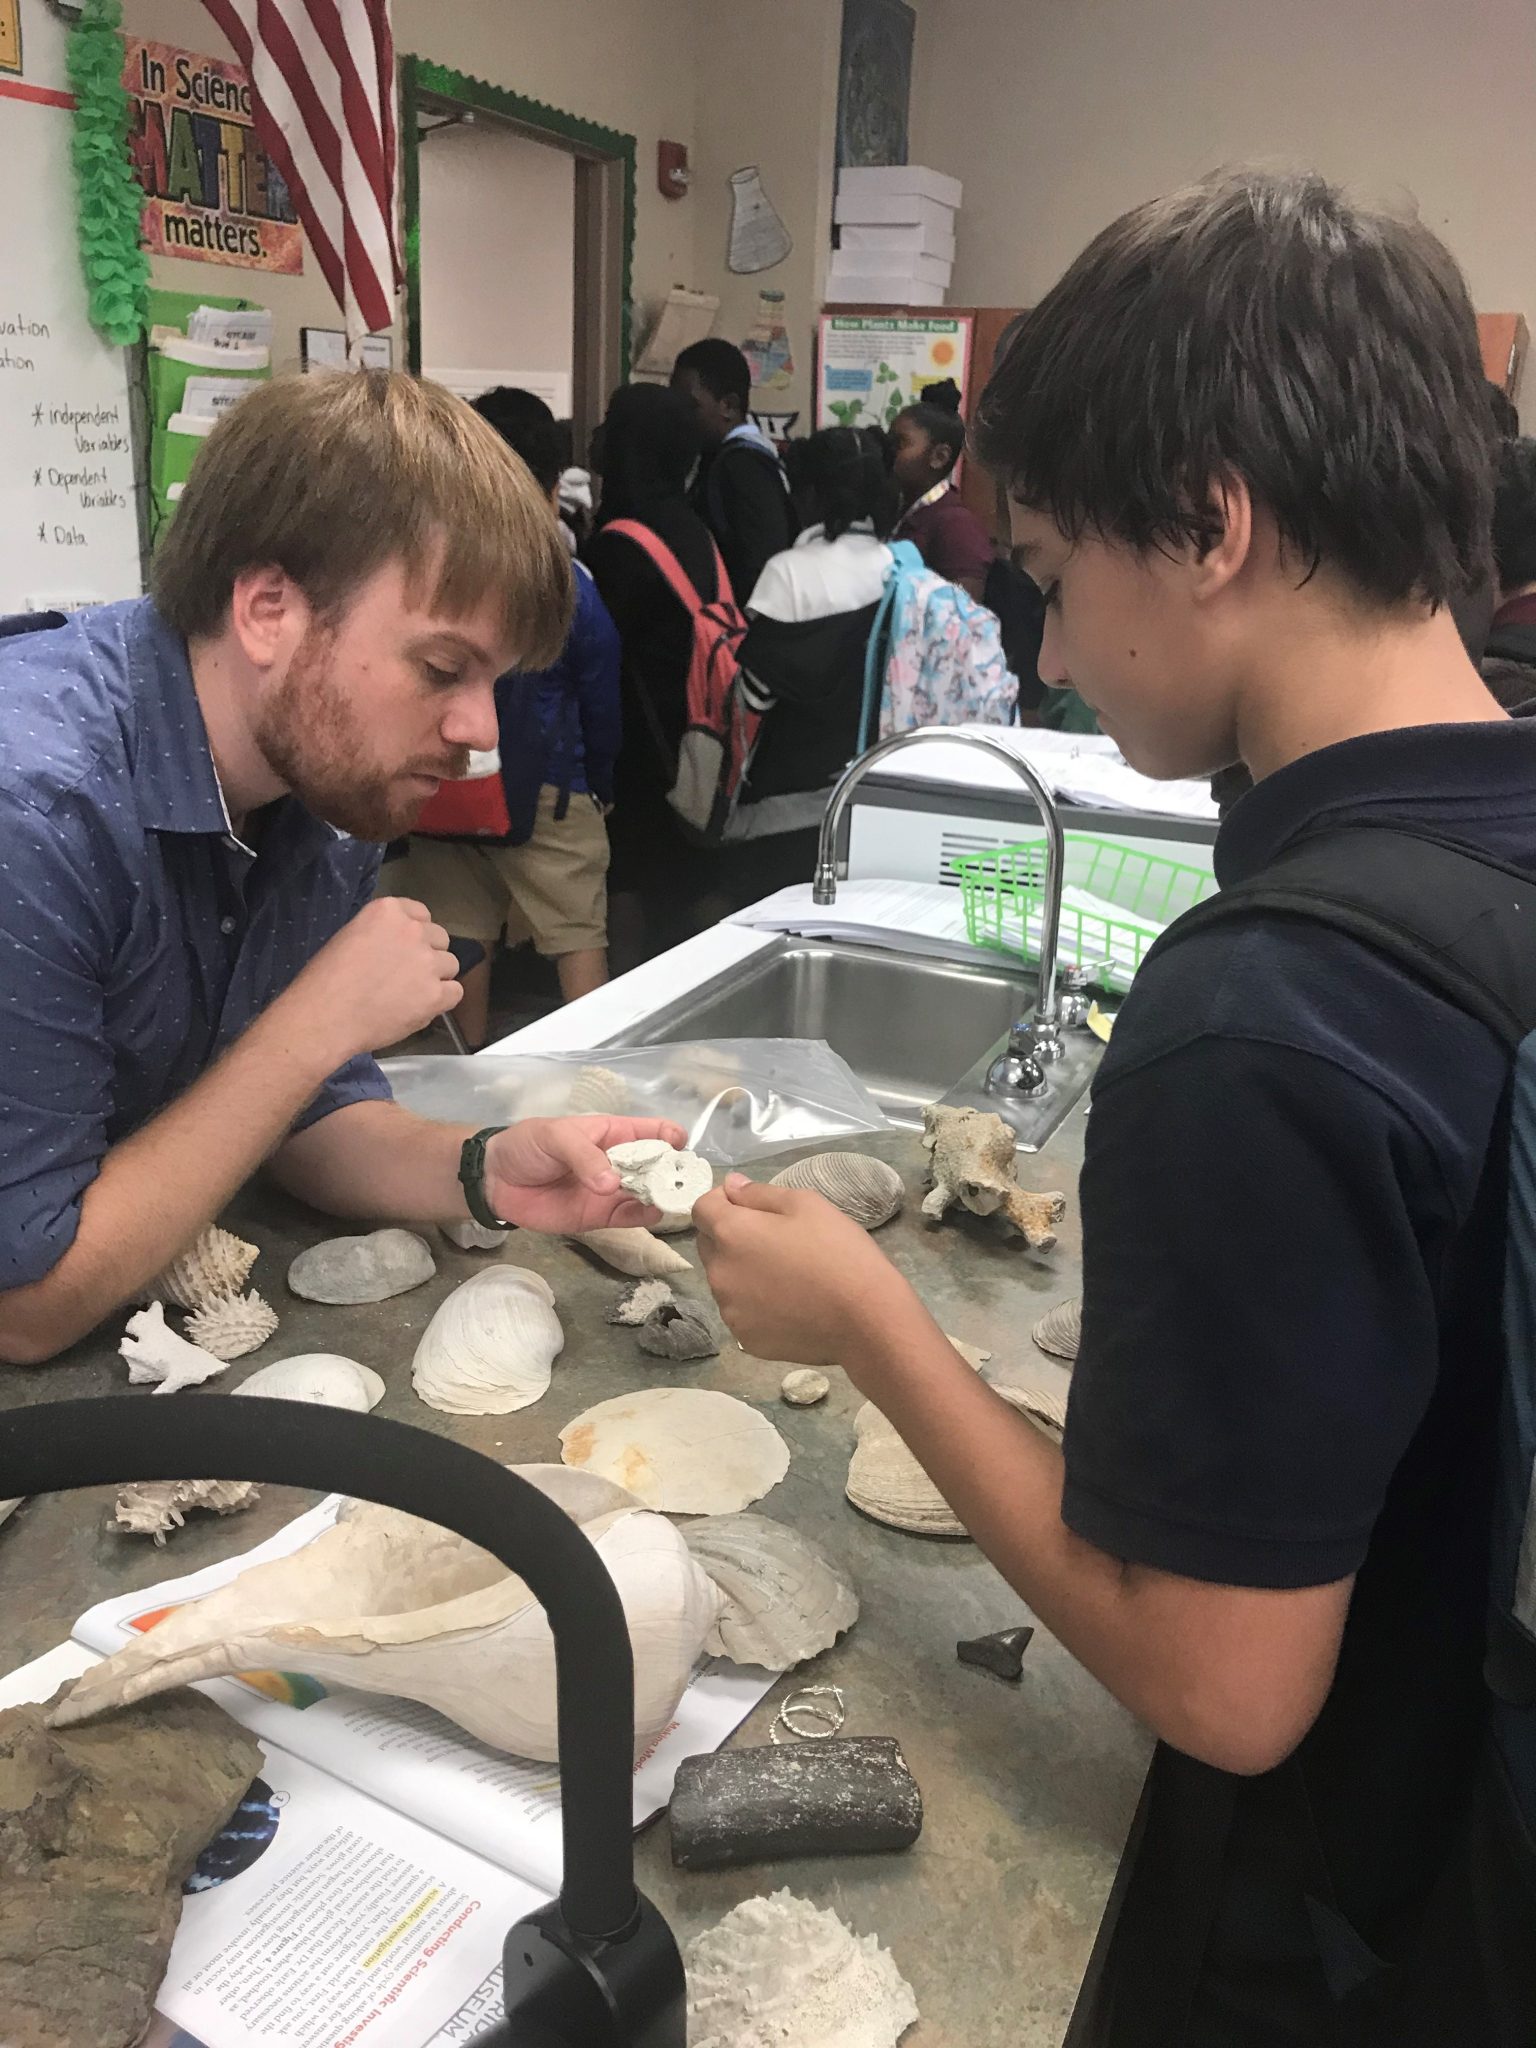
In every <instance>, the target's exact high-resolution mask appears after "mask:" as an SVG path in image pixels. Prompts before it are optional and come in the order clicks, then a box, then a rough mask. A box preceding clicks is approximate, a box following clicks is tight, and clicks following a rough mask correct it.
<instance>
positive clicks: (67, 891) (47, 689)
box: [0, 599, 389, 1288]
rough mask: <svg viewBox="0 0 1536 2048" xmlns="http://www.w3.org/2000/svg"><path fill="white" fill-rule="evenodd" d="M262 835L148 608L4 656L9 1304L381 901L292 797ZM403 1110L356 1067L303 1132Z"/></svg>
mask: <svg viewBox="0 0 1536 2048" xmlns="http://www.w3.org/2000/svg"><path fill="white" fill-rule="evenodd" d="M246 831H247V835H248V836H249V837H250V838H251V839H252V840H253V842H254V850H253V847H252V846H249V845H246V844H244V843H242V841H240V840H239V839H237V838H236V837H235V835H234V833H233V832H232V830H231V828H230V822H229V814H228V811H227V810H226V808H225V803H224V797H223V793H222V791H221V790H220V788H219V780H218V776H217V774H216V772H215V770H214V765H213V756H212V753H211V752H210V750H209V746H208V734H207V731H206V729H205V727H204V725H203V716H202V711H201V709H200V708H199V705H198V701H197V695H196V692H195V690H194V689H193V686H192V672H191V668H190V666H189V664H188V660H187V650H186V645H185V643H184V642H183V641H182V639H181V638H180V636H179V635H178V634H176V633H173V632H172V631H171V629H170V628H169V627H168V626H167V625H166V624H165V622H164V620H163V619H162V618H161V617H160V615H159V613H158V612H157V611H156V610H155V608H154V605H153V604H152V603H151V602H150V601H149V600H148V599H142V600H139V601H137V602H133V603H128V604H114V605H107V606H103V607H102V608H101V609H99V610H96V611H91V612H87V613H83V614H81V615H80V616H78V617H77V618H75V619H73V620H71V621H70V622H69V623H68V624H67V625H65V626H62V627H58V628H56V629H55V630H53V631H50V632H41V633H28V634H23V635H21V636H19V637H17V638H14V639H8V640H3V641H0V1288H7V1287H19V1286H22V1285H23V1284H25V1283H26V1282H28V1281H31V1280H37V1279H40V1278H41V1277H42V1276H43V1275H44V1274H45V1273H47V1272H48V1271H49V1270H50V1269H51V1268H52V1267H53V1266H54V1265H55V1264H57V1262H58V1260H59V1259H60V1258H61V1257H62V1256H63V1254H64V1253H65V1252H66V1251H67V1250H68V1248H69V1246H70V1244H71V1243H72V1242H73V1240H74V1235H75V1231H76V1228H77V1226H78V1223H79V1216H80V1203H81V1199H82V1197H83V1195H84V1193H85V1190H86V1188H87V1187H88V1186H89V1185H90V1183H91V1181H92V1180H93V1179H94V1178H95V1176H96V1172H97V1169H98V1166H99V1164H100V1161H101V1158H102V1156H103V1154H104V1153H105V1152H106V1151H107V1150H108V1148H109V1147H110V1146H112V1145H114V1144H116V1143H117V1142H118V1141H119V1140H120V1139H122V1138H125V1137H127V1136H128V1135H129V1133H130V1132H132V1131H134V1130H136V1129H137V1128H138V1127H139V1126H140V1125H141V1124H143V1123H146V1122H148V1120H149V1119H150V1118H151V1117H153V1116H154V1115H155V1114H156V1113H157V1112H158V1111H159V1110H161V1109H163V1108H164V1107H165V1106H166V1105H167V1104H168V1103H169V1102H170V1101H172V1100H173V1098H174V1097H175V1096H177V1095H179V1094H180V1093H181V1092H182V1091H183V1090H184V1089H185V1088H187V1087H188V1086H189V1085H190V1084H191V1083H192V1082H193V1081H195V1080H196V1079H197V1078H198V1076H199V1075H200V1074H201V1073H202V1072H203V1071H204V1069H205V1068H206V1067H208V1066H209V1064H210V1063H211V1062H212V1061H213V1059H214V1058H215V1057H216V1056H217V1054H218V1053H219V1052H220V1051H222V1050H223V1048H224V1047H225V1046H227V1045H228V1044H229V1043H230V1041H231V1040H232V1039H234V1038H236V1037H238V1035H239V1034H240V1033H241V1032H242V1031H243V1030H244V1029H245V1028H246V1026H247V1025H248V1024H249V1023H250V1022H251V1021H252V1019H253V1018H255V1017H256V1016H257V1015H258V1013H259V1012H260V1011H262V1010H264V1009H265V1008H266V1007H267V1005H268V1004H269V1003H270V1002H271V1001H272V999H273V997H274V996H276V995H278V994H279V993H280V992H281V991H282V990H283V989H284V988H286V987H287V986H288V984H289V982H291V981H292V980H293V978H294V976H295V975H296V974H297V973H298V972H299V970H300V969H301V968H302V967H303V966H304V965H305V964H306V963H307V962H308V961H309V960H310V959H312V958H313V956H314V954H315V953H316V952H317V951H318V950H319V948H320V947H321V946H322V945H324V943H325V941H326V940H327V939H329V938H330V937H331V936H332V935H333V934H334V933H335V932H337V931H339V930H340V928H341V927H342V925H344V924H345V923H346V922H347V920H348V919H349V918H350V917H351V916H352V915H353V914H354V913H355V912H356V911H357V910H359V909H361V907H362V906H363V904H364V903H366V902H367V901H368V899H369V897H370V896H371V895H372V893H373V885H374V877H375V874H376V872H377V868H378V862H379V849H378V848H377V847H375V846H371V845H367V844H365V843H364V842H362V841H361V840H354V839H348V838H346V837H344V836H343V835H341V834H339V833H337V832H336V831H334V830H333V829H332V827H331V826H329V825H327V824H324V823H322V821H321V820H320V819H318V818H316V817H314V816H313V815H312V814H311V813H310V812H309V811H307V810H305V808H304V807H303V805H302V804H301V803H299V802H298V800H297V799H296V798H293V797H285V798H283V799H281V800H280V801H279V802H277V803H274V804H270V805H268V806H267V807H266V808H265V809H264V810H262V811H260V812H257V813H256V814H255V816H254V817H253V818H252V819H251V820H250V821H249V822H248V823H247V826H246ZM388 1094H389V1084H388V1082H387V1081H386V1080H385V1079H384V1076H383V1075H382V1074H381V1073H380V1071H379V1069H378V1066H377V1065H376V1064H375V1062H374V1061H373V1060H372V1059H369V1058H359V1059H354V1060H349V1061H348V1063H347V1064H346V1065H345V1066H344V1067H342V1068H340V1069H339V1070H338V1071H337V1072H336V1073H335V1074H333V1075H332V1076H331V1078H330V1079H329V1081H327V1082H326V1084H325V1086H324V1088H323V1089H322V1090H321V1092H320V1094H319V1095H318V1096H317V1097H316V1098H315V1100H314V1101H313V1102H312V1103H311V1104H310V1105H309V1107H308V1108H307V1109H306V1110H305V1112H304V1114H303V1115H302V1116H301V1117H300V1118H299V1120H298V1123H297V1124H296V1126H295V1128H296V1129H300V1130H302V1129H303V1128H304V1127H305V1126H306V1125H308V1124H311V1123H314V1122H315V1121H316V1120H317V1119H318V1118H320V1117H322V1116H326V1115H328V1114H329V1113H330V1112H331V1111H332V1110H334V1109H339V1108H341V1107H342V1105H343V1104H345V1103H349V1102H359V1101H364V1100H367V1099H369V1098H376V1097H387V1096H388Z"/></svg>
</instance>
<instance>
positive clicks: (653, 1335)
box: [639, 1301, 722, 1359]
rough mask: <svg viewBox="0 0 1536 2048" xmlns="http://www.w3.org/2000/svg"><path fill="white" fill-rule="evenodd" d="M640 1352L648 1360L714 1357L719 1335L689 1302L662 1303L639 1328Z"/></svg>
mask: <svg viewBox="0 0 1536 2048" xmlns="http://www.w3.org/2000/svg"><path fill="white" fill-rule="evenodd" d="M639 1336H640V1349H641V1350H642V1351H647V1352H649V1353H650V1355H651V1357H652V1358H680V1359H681V1358H718V1357H719V1355H720V1345H721V1342H722V1335H721V1332H720V1330H719V1329H718V1328H717V1327H716V1325H715V1323H714V1319H713V1317H712V1316H710V1315H709V1313H708V1311H707V1310H705V1309H702V1308H701V1307H700V1306H699V1305H698V1303H697V1302H693V1301H664V1302H663V1303H662V1304H661V1306H660V1307H659V1308H657V1309H653V1310H652V1311H651V1313H650V1314H649V1315H648V1316H647V1317H646V1319H645V1321H644V1322H643V1323H642V1324H641V1325H640V1331H639Z"/></svg>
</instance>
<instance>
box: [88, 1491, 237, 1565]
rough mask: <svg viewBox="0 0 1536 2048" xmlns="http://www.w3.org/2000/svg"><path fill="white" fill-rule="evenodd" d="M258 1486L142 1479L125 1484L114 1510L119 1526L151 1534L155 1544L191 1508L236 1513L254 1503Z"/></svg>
mask: <svg viewBox="0 0 1536 2048" xmlns="http://www.w3.org/2000/svg"><path fill="white" fill-rule="evenodd" d="M260 1499H261V1488H260V1487H259V1486H255V1485H253V1484H252V1483H251V1481H250V1480H249V1479H144V1480H139V1481H137V1482H136V1483H135V1484H134V1485H132V1486H125V1487H124V1488H123V1489H122V1491H121V1492H120V1493H119V1494H118V1496H117V1504H116V1507H115V1509H114V1511H113V1513H114V1518H115V1520H116V1523H117V1526H118V1528H119V1529H121V1530H123V1531H124V1533H125V1534H127V1535H129V1536H153V1538H154V1539H155V1543H156V1546H157V1547H158V1548H160V1549H163V1548H164V1547H165V1539H166V1537H167V1536H169V1534H170V1533H171V1531H172V1530H173V1529H179V1528H180V1527H181V1526H182V1524H183V1523H184V1522H185V1521H186V1519H187V1516H188V1515H189V1514H190V1513H191V1511H192V1510H193V1508H207V1509H208V1510H209V1512H210V1513H211V1514H215V1515H238V1514H239V1513H240V1512H241V1510H242V1509H243V1508H253V1507H255V1505H256V1503H257V1501H259V1500H260Z"/></svg>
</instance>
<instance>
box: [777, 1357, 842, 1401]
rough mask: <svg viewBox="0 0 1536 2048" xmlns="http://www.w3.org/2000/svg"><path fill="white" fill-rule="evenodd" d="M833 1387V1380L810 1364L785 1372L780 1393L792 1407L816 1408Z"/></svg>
mask: <svg viewBox="0 0 1536 2048" xmlns="http://www.w3.org/2000/svg"><path fill="white" fill-rule="evenodd" d="M831 1388H832V1382H831V1381H830V1380H829V1379H828V1378H827V1376H826V1374H825V1373H824V1372H814V1371H813V1370H812V1369H811V1367H810V1366H807V1365H802V1366H797V1367H796V1368H795V1370H794V1371H793V1372H787V1373H785V1375H784V1381H783V1384H782V1386H781V1387H780V1388H779V1393H780V1395H781V1397H782V1398H783V1399H784V1400H786V1401H787V1402H788V1403H789V1405H790V1407H791V1408H814V1407H815V1406H816V1403H817V1402H818V1401H825V1399H826V1398H827V1395H828V1393H829V1392H830V1391H831Z"/></svg>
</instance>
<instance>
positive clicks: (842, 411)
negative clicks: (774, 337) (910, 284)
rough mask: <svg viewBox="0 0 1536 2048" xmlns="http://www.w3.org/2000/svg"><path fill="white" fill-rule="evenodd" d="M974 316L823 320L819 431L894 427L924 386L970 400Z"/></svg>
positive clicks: (899, 315)
mask: <svg viewBox="0 0 1536 2048" xmlns="http://www.w3.org/2000/svg"><path fill="white" fill-rule="evenodd" d="M972 325H973V322H972V318H971V315H970V314H969V313H948V312H943V311H935V312H932V313H929V312H926V311H919V310H914V311H912V312H910V313H900V312H897V313H878V312H874V313H842V312H838V313H823V314H822V316H821V323H820V327H819V329H818V333H817V347H816V424H817V426H818V427H837V426H844V427H889V425H890V424H891V422H892V420H894V419H895V417H896V415H897V413H899V412H900V411H901V410H902V408H903V407H904V406H908V405H910V404H911V403H912V401H913V399H915V398H916V397H917V396H918V394H919V392H920V391H921V390H922V388H923V386H924V385H925V384H938V383H941V382H942V381H943V380H944V379H945V378H946V377H951V378H953V379H954V381H955V383H956V384H957V385H958V386H959V387H960V399H961V406H962V409H963V407H964V405H965V403H966V401H967V399H968V397H969V391H968V384H969V379H970V361H971V329H972Z"/></svg>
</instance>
